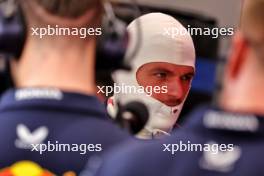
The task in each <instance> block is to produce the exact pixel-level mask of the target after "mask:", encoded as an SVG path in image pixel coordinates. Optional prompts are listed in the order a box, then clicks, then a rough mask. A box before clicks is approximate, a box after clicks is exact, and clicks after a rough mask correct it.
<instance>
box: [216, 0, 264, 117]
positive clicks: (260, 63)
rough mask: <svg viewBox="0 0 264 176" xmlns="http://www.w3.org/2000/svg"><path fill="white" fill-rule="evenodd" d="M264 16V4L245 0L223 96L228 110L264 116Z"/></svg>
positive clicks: (225, 107) (221, 102)
mask: <svg viewBox="0 0 264 176" xmlns="http://www.w3.org/2000/svg"><path fill="white" fill-rule="evenodd" d="M263 15H264V13H263V1H252V0H245V2H244V5H243V9H242V13H241V24H240V29H239V30H238V31H237V33H236V35H235V36H234V39H233V48H232V50H231V54H230V56H229V58H228V63H227V66H226V68H225V72H224V73H225V74H224V82H223V90H222V93H221V95H220V101H219V103H220V106H221V107H222V108H224V109H226V110H229V111H235V112H244V113H254V114H259V115H264V103H263V100H264V91H263V88H264V25H263V24H264V23H263Z"/></svg>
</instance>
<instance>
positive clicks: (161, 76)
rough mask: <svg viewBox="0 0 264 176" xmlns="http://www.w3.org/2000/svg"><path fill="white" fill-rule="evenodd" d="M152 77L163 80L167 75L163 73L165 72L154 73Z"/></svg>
mask: <svg viewBox="0 0 264 176" xmlns="http://www.w3.org/2000/svg"><path fill="white" fill-rule="evenodd" d="M154 76H156V77H157V78H160V79H164V78H166V77H167V73H165V72H159V73H154Z"/></svg>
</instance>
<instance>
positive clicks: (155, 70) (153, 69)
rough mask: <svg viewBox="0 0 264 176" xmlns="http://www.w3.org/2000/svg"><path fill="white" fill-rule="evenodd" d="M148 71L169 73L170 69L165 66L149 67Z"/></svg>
mask: <svg viewBox="0 0 264 176" xmlns="http://www.w3.org/2000/svg"><path fill="white" fill-rule="evenodd" d="M150 72H166V73H170V72H171V71H170V70H168V69H165V68H152V69H150Z"/></svg>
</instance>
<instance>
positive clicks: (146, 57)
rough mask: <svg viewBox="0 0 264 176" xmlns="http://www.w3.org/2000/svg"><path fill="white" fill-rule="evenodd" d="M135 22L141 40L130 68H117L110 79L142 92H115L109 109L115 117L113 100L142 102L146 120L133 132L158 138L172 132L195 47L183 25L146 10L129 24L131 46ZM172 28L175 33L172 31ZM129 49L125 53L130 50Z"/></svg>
mask: <svg viewBox="0 0 264 176" xmlns="http://www.w3.org/2000/svg"><path fill="white" fill-rule="evenodd" d="M138 24H140V30H141V40H140V41H141V44H140V47H139V50H138V52H137V54H136V56H135V58H134V59H133V60H132V65H131V66H132V71H131V72H127V71H122V70H120V71H116V72H114V74H113V79H114V81H115V82H116V84H117V85H119V86H120V87H124V86H127V87H130V89H127V90H131V89H134V88H137V89H139V88H140V87H141V88H144V91H142V92H136V93H134V92H122V91H121V92H115V94H114V96H113V97H112V98H110V101H108V102H109V103H108V107H107V108H108V111H109V112H110V114H112V116H113V117H115V114H116V113H115V111H116V107H115V106H117V105H116V102H120V104H121V105H123V104H126V103H128V102H131V101H140V102H142V103H144V104H145V105H146V106H147V108H148V110H149V115H150V116H149V120H148V122H147V124H146V125H145V127H144V129H143V130H141V131H140V132H139V133H138V134H137V135H136V136H137V137H138V138H141V139H152V138H160V137H161V136H163V135H169V133H171V132H172V130H173V128H174V126H176V121H177V119H178V118H179V115H180V112H181V110H182V107H183V105H184V102H185V100H186V97H187V95H188V93H189V90H190V88H191V82H192V79H193V76H194V73H195V49H194V44H193V41H192V38H191V36H190V34H189V33H188V32H187V30H186V29H185V28H184V27H183V25H182V24H181V23H180V22H179V21H178V20H176V19H175V18H173V17H172V16H169V15H166V14H163V13H149V14H146V15H143V16H141V17H139V18H137V19H135V20H134V21H133V22H131V23H130V24H129V26H128V27H127V29H128V31H129V33H130V36H131V37H130V50H131V49H132V48H134V47H135V45H136V44H137V38H138V35H140V34H139V32H138ZM172 31H175V33H172ZM130 50H128V52H127V53H129V52H130Z"/></svg>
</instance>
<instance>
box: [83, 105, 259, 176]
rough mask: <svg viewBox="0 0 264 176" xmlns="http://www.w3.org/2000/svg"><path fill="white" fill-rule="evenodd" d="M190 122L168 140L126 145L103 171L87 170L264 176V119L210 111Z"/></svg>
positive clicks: (143, 175)
mask: <svg viewBox="0 0 264 176" xmlns="http://www.w3.org/2000/svg"><path fill="white" fill-rule="evenodd" d="M188 119H189V120H188V121H187V122H186V124H185V125H184V126H183V127H182V128H181V129H178V130H177V131H175V132H174V134H173V135H172V136H170V137H168V138H165V139H163V140H160V141H149V142H146V143H143V144H142V143H141V144H139V143H137V144H135V143H134V142H129V143H127V144H121V145H120V147H119V148H117V149H114V151H111V152H109V153H108V154H107V155H106V156H105V158H103V159H102V160H103V161H102V162H101V164H100V167H98V168H99V169H97V170H93V171H92V170H91V169H90V170H89V169H87V171H88V172H93V175H96V176H110V175H111V176H135V175H136V176H224V175H225V176H252V175H254V176H261V175H264V152H263V150H264V117H263V116H257V115H252V114H239V113H233V112H225V111H223V110H221V109H219V108H211V107H206V106H204V107H200V108H198V109H197V110H196V111H194V112H193V113H192V114H191V115H190V116H189V117H188ZM180 144H183V145H180ZM184 144H185V146H184ZM187 144H189V146H188V145H187ZM191 144H192V145H191ZM180 146H181V150H180ZM186 146H187V147H189V149H187V148H186ZM200 146H202V148H203V149H201V148H200ZM90 175H91V174H90ZM87 176H88V174H87Z"/></svg>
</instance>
